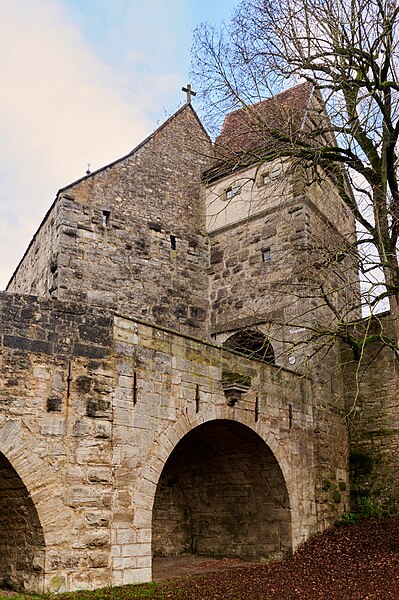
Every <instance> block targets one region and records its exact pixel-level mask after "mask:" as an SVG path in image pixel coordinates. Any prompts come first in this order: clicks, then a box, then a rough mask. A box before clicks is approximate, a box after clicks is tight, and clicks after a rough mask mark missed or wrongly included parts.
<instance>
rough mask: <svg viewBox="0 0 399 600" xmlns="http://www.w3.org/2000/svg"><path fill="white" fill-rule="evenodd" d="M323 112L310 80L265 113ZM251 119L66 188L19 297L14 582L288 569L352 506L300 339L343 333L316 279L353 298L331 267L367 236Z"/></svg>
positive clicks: (4, 567)
mask: <svg viewBox="0 0 399 600" xmlns="http://www.w3.org/2000/svg"><path fill="white" fill-rule="evenodd" d="M312 102H318V99H317V98H316V97H315V96H314V95H313V92H312V90H311V89H310V88H309V87H308V86H307V85H303V86H298V87H297V88H294V89H293V90H290V91H289V92H286V93H285V94H283V95H280V96H278V97H276V98H274V99H272V100H269V101H266V102H265V103H262V104H261V105H259V107H258V109H259V111H260V112H261V116H262V119H263V120H264V121H265V122H267V123H269V126H268V128H269V130H270V125H273V128H277V127H279V128H282V127H285V128H286V129H287V131H290V132H291V133H292V132H294V131H295V132H297V133H298V134H299V132H303V131H305V130H306V127H307V126H309V124H308V122H307V120H306V117H307V114H308V110H309V106H310V105H311V103H312ZM247 124H248V123H246V115H245V112H242V111H239V112H237V113H233V114H232V115H230V116H229V117H227V119H226V122H225V124H224V127H223V130H222V133H221V136H220V138H219V139H218V140H217V141H216V143H215V144H212V143H211V141H210V139H209V137H208V135H207V134H206V132H205V130H204V129H203V127H202V125H201V123H200V121H199V120H198V117H197V116H196V114H195V112H194V110H193V108H192V106H191V104H186V105H185V106H183V107H182V108H181V109H180V110H178V111H177V112H176V113H175V114H174V115H173V116H172V117H171V118H170V119H168V120H167V121H166V122H165V123H164V124H163V125H162V126H161V127H160V128H159V129H158V130H157V131H156V132H154V133H153V134H152V135H150V136H149V138H147V140H145V141H144V142H143V143H142V144H140V145H139V146H138V147H137V148H136V149H134V150H133V151H132V152H131V153H130V154H128V155H127V156H125V157H123V158H122V159H120V160H117V161H115V162H114V163H111V164H110V165H107V166H106V167H104V168H103V169H100V170H99V171H96V172H94V173H92V174H90V175H88V176H87V177H84V178H82V179H81V180H79V181H77V182H75V183H73V184H72V185H70V186H68V187H67V188H64V189H62V190H60V191H59V193H58V195H57V198H56V200H55V202H54V204H53V205H52V207H51V208H50V210H49V212H48V213H47V215H46V217H45V219H44V221H43V223H42V225H41V226H40V228H39V230H38V232H37V233H36V234H35V236H34V238H33V240H32V242H31V244H30V245H29V247H28V249H27V251H26V253H25V255H24V257H23V259H22V260H21V262H20V264H19V265H18V267H17V269H16V271H15V273H14V275H13V277H12V279H11V281H10V283H9V286H8V289H7V292H6V293H3V294H2V295H1V303H0V313H1V318H2V325H3V327H2V332H1V355H0V361H1V362H0V368H1V376H2V380H1V381H2V385H1V388H0V400H1V402H0V459H1V469H0V485H1V489H2V496H1V503H0V525H1V528H2V531H5V532H7V535H5V536H3V538H2V540H1V541H0V579H1V580H2V581H3V583H7V584H8V585H12V586H14V587H25V588H28V589H36V590H38V591H42V590H50V591H51V590H52V591H61V590H66V589H68V590H73V589H78V588H82V587H88V588H94V587H99V586H101V585H109V584H112V585H117V584H122V583H132V582H133V583H134V582H141V581H148V580H150V579H151V576H152V575H151V574H152V561H153V558H154V557H161V556H168V555H174V554H186V553H194V554H203V555H212V556H226V555H227V556H241V557H242V558H245V559H252V560H256V559H262V560H263V559H266V558H268V557H280V556H284V555H286V554H289V553H290V552H292V551H293V550H295V549H296V548H297V547H298V545H299V544H301V543H302V542H303V541H304V540H305V539H307V538H308V537H309V535H311V534H312V533H314V532H316V531H320V530H322V529H324V528H325V527H326V526H328V525H329V524H330V523H332V522H333V520H334V519H335V518H336V516H337V515H338V514H340V513H341V512H342V511H343V510H344V509H345V508H346V507H347V487H348V473H347V451H348V443H347V432H346V428H345V426H344V424H343V422H342V419H341V417H340V414H339V409H340V406H341V405H342V402H343V400H342V398H343V394H342V382H341V378H340V375H339V373H338V372H337V371H336V369H335V368H334V367H335V365H334V364H333V363H334V360H333V359H331V358H329V359H328V361H329V362H328V363H327V361H325V362H324V364H323V368H320V367H319V366H317V365H316V364H315V363H314V362H310V359H309V356H308V354H309V352H308V350H302V347H301V344H300V341H301V340H302V339H303V338H304V335H305V333H306V331H308V330H309V329H311V328H312V326H313V325H314V323H315V322H316V320H317V319H318V320H319V321H320V320H322V319H324V321H325V320H326V319H327V318H331V316H330V315H327V312H326V310H325V307H324V305H323V304H322V303H320V296H319V295H317V294H316V292H315V288H314V287H313V288H312V293H307V294H304V293H303V291H302V290H303V285H304V283H306V285H307V286H308V289H309V284H312V285H313V281H311V280H310V276H311V275H312V273H313V271H312V269H314V268H316V267H315V266H314V265H315V262H317V263H318V266H317V269H319V270H320V269H321V270H323V269H324V271H323V272H324V274H325V277H324V280H325V282H327V284H328V285H330V286H336V283H335V279H334V278H336V277H337V275H336V274H334V273H332V274H331V275H328V277H327V275H326V273H327V271H326V263H325V262H323V261H319V260H318V261H315V260H313V259H312V261H309V256H310V251H312V257H313V258H314V256H315V255H316V254H317V252H319V253H320V256H322V253H323V251H324V249H325V247H326V244H325V238H326V237H328V240H329V245H330V247H331V245H334V244H335V243H337V244H338V243H339V244H340V245H341V247H342V244H344V243H345V240H349V239H350V238H351V236H353V233H354V223H353V219H352V217H351V216H350V215H348V214H347V213H346V211H345V207H344V205H343V203H342V201H341V199H340V197H339V195H338V193H337V191H336V189H335V187H334V184H333V182H332V180H330V179H329V178H328V177H324V178H320V179H319V180H318V181H314V182H313V181H309V178H308V177H307V174H306V173H305V172H304V171H303V170H302V171H300V170H298V169H296V168H295V164H294V163H293V162H292V161H281V160H280V159H279V158H278V156H277V154H278V148H276V147H275V145H273V144H275V140H273V136H272V137H270V135H269V136H268V137H266V138H265V137H263V138H262V135H263V134H261V133H260V131H255V132H254V130H253V128H252V129H250V130H248V129H245V127H244V125H247ZM264 131H267V128H266V129H264V130H263V132H264ZM265 148H268V150H269V152H268V154H267V155H265ZM238 159H240V160H238ZM265 159H266V160H265ZM238 162H239V164H240V169H239V170H237V169H236V168H235V165H236V164H237V163H238ZM315 253H316V254H315ZM317 256H318V255H317ZM323 260H324V259H323ZM312 265H313V266H312ZM345 273H346V276H347V277H348V278H351V277H352V276H353V266H352V265H351V263H350V262H349V264H348V267H347V269H346V271H345ZM337 289H338V288H337ZM345 289H346V290H347V289H349V288H348V287H346V288H345ZM298 290H299V291H298ZM345 293H347V292H345ZM354 293H355V292H354ZM336 301H337V303H338V305H339V304H340V303H341V304H342V303H343V299H342V294H337V297H336ZM309 347H310V346H309V345H307V346H306V347H305V346H304V348H309ZM309 366H311V369H310V368H309ZM327 476H328V480H329V482H330V483H329V486H328V487H326V486H325V485H324V484H323V482H324V481H325V480H326V478H327ZM21 515H24V516H23V518H22V516H21Z"/></svg>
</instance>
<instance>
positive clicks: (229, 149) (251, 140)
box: [205, 82, 313, 178]
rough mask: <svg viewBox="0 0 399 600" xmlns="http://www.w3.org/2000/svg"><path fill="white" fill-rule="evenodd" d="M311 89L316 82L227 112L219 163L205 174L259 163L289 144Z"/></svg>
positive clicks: (217, 153)
mask: <svg viewBox="0 0 399 600" xmlns="http://www.w3.org/2000/svg"><path fill="white" fill-rule="evenodd" d="M312 93H313V86H312V85H311V84H310V83H308V82H306V83H302V84H300V85H297V86H295V87H293V88H291V89H289V90H286V91H285V92H281V93H280V94H277V95H276V96H273V97H272V98H268V99H267V100H263V101H262V102H258V103H257V104H253V105H251V106H248V107H247V108H242V109H239V110H236V111H234V112H232V113H230V114H229V115H227V117H226V118H225V120H224V123H223V127H222V131H221V133H220V135H219V137H218V138H217V139H216V141H215V156H216V164H215V165H214V167H212V168H211V169H210V170H209V171H208V172H207V174H205V176H206V178H209V177H210V178H213V177H216V176H222V175H223V174H224V173H226V171H227V170H230V169H232V168H234V166H235V165H236V167H242V166H247V165H249V164H252V163H256V162H257V161H259V160H261V159H264V158H265V156H267V155H268V154H270V155H272V154H274V153H275V152H278V150H279V148H281V146H282V145H285V146H286V145H287V143H289V139H291V138H293V137H294V136H296V135H297V134H298V132H299V131H300V130H301V127H302V125H303V122H304V118H305V115H306V110H307V108H308V105H309V102H310V99H311V97H312ZM282 135H283V136H284V138H285V139H282V137H281V136H282ZM217 174H218V175H217Z"/></svg>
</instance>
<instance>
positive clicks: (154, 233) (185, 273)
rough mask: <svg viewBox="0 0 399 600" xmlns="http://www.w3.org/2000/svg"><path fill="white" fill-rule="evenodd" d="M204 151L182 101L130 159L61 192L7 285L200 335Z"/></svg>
mask: <svg viewBox="0 0 399 600" xmlns="http://www.w3.org/2000/svg"><path fill="white" fill-rule="evenodd" d="M211 154H212V146H211V143H210V141H209V138H208V136H207V135H206V133H205V131H204V130H203V129H202V126H201V125H200V123H199V121H198V118H197V117H196V115H195V113H194V112H193V110H192V109H191V107H190V106H188V105H186V106H185V107H183V108H182V109H181V110H180V111H178V112H177V113H176V114H175V115H174V116H173V117H171V119H169V120H168V121H167V122H166V123H164V125H163V126H161V127H160V128H159V129H158V130H157V131H156V132H155V133H154V134H152V135H151V136H150V137H149V138H148V140H146V141H145V142H143V144H141V145H140V146H139V147H138V148H137V149H136V150H135V151H134V152H133V153H132V154H131V155H129V156H127V157H125V158H124V159H121V160H119V161H117V162H115V163H113V164H111V165H109V166H108V167H105V168H104V169H102V170H100V171H99V172H97V173H94V174H93V175H92V176H89V177H86V178H84V179H83V180H81V181H80V182H77V183H76V184H73V185H72V186H70V187H69V188H67V189H65V190H63V191H61V192H60V194H59V199H58V201H57V202H56V203H55V205H54V207H53V209H52V211H50V214H49V215H48V217H47V220H46V222H45V223H44V225H43V226H42V228H41V230H40V231H39V233H38V234H37V236H36V239H35V241H34V242H33V244H32V245H31V247H30V249H29V251H28V253H27V255H26V257H25V260H24V262H23V264H22V265H21V266H20V268H19V272H18V273H17V274H16V275H15V276H14V278H13V280H12V281H11V282H10V285H9V288H8V290H9V291H12V292H13V291H17V292H20V293H36V294H39V295H44V296H49V295H51V296H53V297H57V298H60V299H70V300H74V301H81V302H89V303H91V304H97V305H106V306H109V307H112V308H116V309H117V310H119V311H121V312H122V313H123V314H130V315H136V316H141V317H144V318H146V319H147V320H149V321H153V322H156V323H158V324H162V325H164V326H170V327H173V328H175V329H177V330H180V329H181V330H183V331H191V332H192V333H195V334H196V335H199V334H200V332H202V333H203V332H204V331H205V329H206V327H205V325H206V320H207V312H208V298H207V293H208V281H207V274H206V269H207V264H208V247H207V240H206V237H205V210H204V206H203V198H202V197H201V195H200V191H201V186H200V180H201V173H202V171H203V169H204V168H205V166H207V165H208V164H209V161H210V157H211ZM55 240H56V241H57V243H56V244H55V243H54V241H55ZM39 249H40V250H39ZM38 252H39V254H38ZM37 256H40V260H39V258H37V259H36V258H35V257H37ZM43 263H46V264H43ZM46 288H47V289H46Z"/></svg>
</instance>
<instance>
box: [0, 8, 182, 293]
mask: <svg viewBox="0 0 399 600" xmlns="http://www.w3.org/2000/svg"><path fill="white" fill-rule="evenodd" d="M0 9H1V14H2V21H1V36H0V72H1V77H2V85H1V87H2V93H1V95H0V231H1V238H0V289H1V288H3V287H4V286H5V284H6V282H7V280H8V279H9V277H10V275H11V274H12V271H13V270H14V268H15V266H16V265H17V263H18V261H19V259H20V258H21V256H22V254H23V252H24V250H25V248H26V246H27V244H28V243H29V240H30V239H31V237H32V235H33V233H34V231H35V230H36V228H37V226H38V225H39V223H40V221H41V219H42V217H43V216H44V214H45V212H46V211H47V209H48V207H49V206H50V204H51V202H52V201H53V199H54V197H55V193H56V191H57V190H58V189H59V188H60V187H63V186H64V185H66V184H67V183H69V182H71V181H73V180H75V179H77V178H79V177H81V176H82V175H83V174H84V172H85V170H86V168H87V163H88V162H89V163H90V164H91V165H92V167H91V168H92V170H93V169H96V168H98V167H100V166H102V165H104V164H106V163H108V162H110V161H112V160H114V159H116V158H118V157H119V156H121V155H123V154H125V153H127V152H128V151H129V150H130V149H132V148H133V147H134V146H135V145H136V144H137V143H138V142H139V141H141V140H142V139H143V138H144V137H146V135H148V133H149V132H150V131H151V130H152V129H153V127H152V123H151V121H150V118H149V117H148V116H147V115H148V113H147V112H146V110H145V108H146V102H145V93H144V91H143V82H140V84H139V85H137V89H136V91H135V88H134V77H133V76H132V74H131V73H129V74H127V73H126V72H124V71H123V70H122V71H120V72H118V71H116V70H114V69H112V68H111V65H108V66H107V65H105V64H104V62H102V61H101V60H100V59H99V58H98V57H97V56H96V54H95V53H94V51H93V48H92V46H90V45H89V44H88V42H87V41H86V40H85V38H84V37H83V35H82V33H81V31H80V29H79V27H78V25H77V23H76V22H75V21H74V20H73V18H72V16H71V14H70V13H69V12H68V11H67V10H66V9H65V8H64V7H63V6H62V4H61V2H59V1H56V0H35V2H32V1H31V0H13V2H12V3H11V2H9V1H8V0H0ZM144 83H147V84H149V85H156V86H157V90H158V91H157V93H162V90H163V89H165V90H166V91H169V88H170V79H169V78H162V77H160V78H157V77H155V76H154V78H152V79H151V80H147V81H146V82H144ZM129 86H130V87H129Z"/></svg>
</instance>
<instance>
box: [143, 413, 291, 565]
mask: <svg viewBox="0 0 399 600" xmlns="http://www.w3.org/2000/svg"><path fill="white" fill-rule="evenodd" d="M291 549H292V540H291V514H290V507H289V497H288V491H287V487H286V484H285V481H284V477H283V474H282V471H281V469H280V467H279V464H278V462H277V460H276V458H275V456H274V454H273V453H272V451H271V450H270V448H269V447H268V446H267V445H266V443H265V442H264V441H263V440H262V438H261V437H260V436H259V435H257V434H256V433H255V432H254V431H253V430H252V429H250V428H249V427H247V426H245V425H242V424H241V423H238V422H236V421H231V420H227V419H226V420H224V419H219V420H214V421H210V422H207V423H204V424H202V425H199V426H197V427H196V428H194V429H193V430H191V431H190V432H189V433H187V434H186V435H185V436H184V437H183V438H182V439H181V440H180V442H179V443H178V444H177V445H176V447H175V449H174V450H173V451H172V453H171V455H170V456H169V458H168V460H167V461H166V463H165V466H164V468H163V470H162V474H161V477H160V479H159V482H158V485H157V489H156V494H155V500H154V507H153V518H152V554H153V557H160V556H173V555H179V554H198V555H204V556H215V557H226V556H237V557H240V558H242V559H244V560H262V559H266V558H271V557H281V556H284V555H287V554H289V553H290V552H291Z"/></svg>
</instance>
